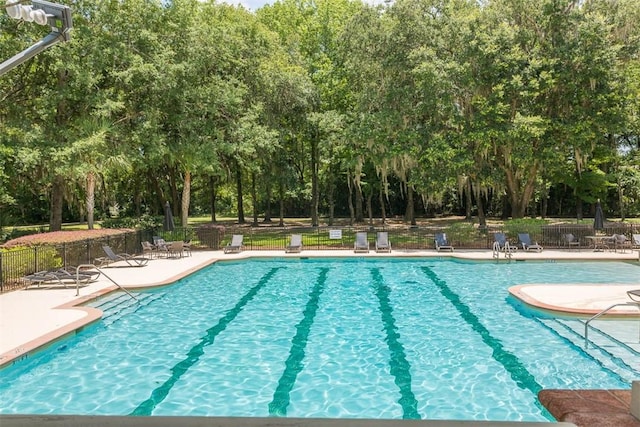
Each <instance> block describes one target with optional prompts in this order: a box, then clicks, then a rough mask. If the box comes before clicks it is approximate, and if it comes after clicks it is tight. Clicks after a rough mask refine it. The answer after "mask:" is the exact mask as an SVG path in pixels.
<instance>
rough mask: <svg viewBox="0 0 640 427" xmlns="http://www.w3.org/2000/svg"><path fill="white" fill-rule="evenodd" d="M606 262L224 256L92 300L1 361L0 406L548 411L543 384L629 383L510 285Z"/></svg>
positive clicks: (605, 269) (338, 413)
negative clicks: (18, 357) (540, 396)
mask: <svg viewBox="0 0 640 427" xmlns="http://www.w3.org/2000/svg"><path fill="white" fill-rule="evenodd" d="M614 276H615V277H616V282H617V283H636V282H637V278H638V267H637V266H634V265H630V264H625V263H597V262H594V263H542V262H541V263H536V262H526V263H509V264H507V263H500V264H496V263H492V262H465V261H455V260H436V259H393V258H385V259H273V260H250V261H236V262H232V261H227V262H219V263H217V264H214V265H212V266H210V267H207V268H205V269H203V270H201V271H199V272H197V273H195V274H193V275H191V276H189V277H187V278H185V279H183V280H181V281H180V282H178V283H177V284H175V285H172V286H169V287H165V288H161V289H156V290H150V291H145V292H139V293H138V294H137V295H138V298H139V299H140V304H135V303H133V302H132V301H131V300H130V298H129V297H128V296H126V295H124V294H113V295H111V296H109V297H108V298H104V299H101V300H100V301H97V302H96V303H94V304H93V305H94V306H98V307H100V308H101V309H103V310H104V311H105V315H104V317H103V320H102V321H101V322H99V323H97V324H95V325H92V326H90V327H87V328H85V329H84V330H83V331H81V332H80V333H78V334H77V335H76V336H75V337H73V338H71V339H67V340H64V341H60V342H58V343H56V344H55V345H54V346H52V347H51V348H50V349H48V350H46V351H43V352H41V353H38V354H37V355H35V356H34V357H31V358H28V359H25V360H23V361H20V362H18V363H16V364H15V365H14V366H12V367H10V368H7V369H4V370H2V371H1V372H0V374H1V376H2V384H1V385H0V399H1V401H2V402H3V405H2V409H1V412H2V413H31V414H45V413H55V414H113V415H126V414H131V415H211V416H291V417H332V418H396V419H399V418H422V419H467V420H496V421H497V420H510V421H544V420H547V419H549V417H548V416H547V414H546V413H545V411H544V409H543V408H542V407H541V406H540V404H539V403H538V401H537V399H536V393H537V391H539V390H540V389H541V388H629V387H630V383H629V380H628V378H627V377H625V376H624V375H621V374H620V373H619V372H614V371H610V370H608V369H605V368H603V366H602V365H601V364H600V363H599V362H598V361H596V360H594V359H592V358H591V357H590V356H589V355H588V354H586V353H584V352H582V350H581V349H580V348H579V347H577V346H575V345H572V344H571V343H569V342H568V341H567V340H566V339H565V338H563V337H561V336H559V335H558V334H557V333H556V332H554V331H553V330H552V329H550V328H549V327H548V326H547V325H546V324H545V323H544V322H543V321H541V319H539V318H537V317H536V316H534V315H533V314H534V313H532V312H528V311H527V310H525V309H523V308H522V307H521V306H520V305H518V304H514V303H513V302H512V301H511V300H510V297H509V296H508V292H507V288H508V287H509V286H511V285H514V284H524V283H576V282H578V281H579V279H578V278H580V277H583V278H584V280H585V281H588V282H589V283H603V284H606V283H609V282H610V278H611V277H614ZM629 374H630V375H633V376H635V377H637V376H638V372H630V373H629Z"/></svg>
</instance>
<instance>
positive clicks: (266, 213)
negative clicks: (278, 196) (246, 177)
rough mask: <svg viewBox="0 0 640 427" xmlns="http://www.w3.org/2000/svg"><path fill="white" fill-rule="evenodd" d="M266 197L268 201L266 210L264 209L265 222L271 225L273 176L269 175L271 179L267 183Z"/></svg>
mask: <svg viewBox="0 0 640 427" xmlns="http://www.w3.org/2000/svg"><path fill="white" fill-rule="evenodd" d="M265 197H266V199H267V200H266V203H265V209H264V222H266V223H270V222H271V175H269V178H267V182H266V185H265Z"/></svg>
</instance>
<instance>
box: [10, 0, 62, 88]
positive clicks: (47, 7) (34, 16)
mask: <svg viewBox="0 0 640 427" xmlns="http://www.w3.org/2000/svg"><path fill="white" fill-rule="evenodd" d="M4 8H5V9H6V11H7V14H8V15H9V16H10V17H11V18H13V19H21V20H23V21H25V22H35V23H36V24H38V25H49V26H50V27H51V32H50V33H49V34H48V35H47V36H46V37H45V38H44V39H42V40H41V41H40V42H38V43H36V44H34V45H33V46H31V47H29V48H27V49H25V50H23V51H22V52H20V53H18V54H17V55H15V56H13V57H12V58H10V59H7V60H6V61H4V62H3V63H2V64H0V76H1V75H3V74H4V73H6V72H8V71H9V70H11V69H12V68H14V67H17V66H18V65H20V64H22V63H23V62H25V61H27V60H28V59H31V58H33V57H34V56H35V55H37V54H38V53H40V52H42V51H43V50H45V49H46V48H48V47H50V46H53V45H54V44H56V43H59V42H61V41H69V40H70V38H71V35H70V32H71V28H73V21H72V19H71V9H70V8H69V6H65V5H61V4H57V3H51V2H48V1H45V0H32V4H30V5H24V4H21V1H20V0H7V2H6V4H5V7H4Z"/></svg>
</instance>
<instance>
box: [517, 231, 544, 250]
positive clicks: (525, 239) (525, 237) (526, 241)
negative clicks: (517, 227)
mask: <svg viewBox="0 0 640 427" xmlns="http://www.w3.org/2000/svg"><path fill="white" fill-rule="evenodd" d="M518 240H519V241H520V244H521V245H522V249H524V250H525V251H530V250H534V251H536V252H542V250H543V249H544V248H543V247H542V246H540V245H539V244H538V242H531V236H529V233H518Z"/></svg>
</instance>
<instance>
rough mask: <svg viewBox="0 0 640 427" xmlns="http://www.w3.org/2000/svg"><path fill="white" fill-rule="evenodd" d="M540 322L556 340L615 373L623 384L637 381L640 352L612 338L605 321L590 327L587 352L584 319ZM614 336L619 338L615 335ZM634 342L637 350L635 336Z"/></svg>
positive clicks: (639, 374) (639, 372) (639, 373)
mask: <svg viewBox="0 0 640 427" xmlns="http://www.w3.org/2000/svg"><path fill="white" fill-rule="evenodd" d="M540 322H541V323H542V324H544V325H545V326H546V327H547V328H549V329H550V330H552V331H554V332H555V333H556V334H557V335H558V336H560V337H562V338H564V339H566V340H568V341H570V342H571V343H572V344H573V345H575V346H576V347H578V348H580V349H582V351H584V352H585V353H587V354H588V355H589V356H591V357H593V358H594V359H595V360H597V361H598V363H600V364H601V365H602V366H603V367H605V368H607V369H609V370H611V371H612V372H615V373H616V374H617V375H618V376H620V377H621V378H622V379H623V380H624V381H626V382H629V383H631V381H632V380H635V379H637V378H638V377H640V369H638V367H639V366H640V352H639V351H638V350H636V349H634V348H633V347H631V346H630V345H627V344H626V343H624V342H621V341H619V340H618V339H616V338H614V337H613V335H612V334H611V333H609V331H608V330H607V329H608V328H610V327H611V325H607V321H600V322H598V324H597V325H593V326H592V329H591V334H590V335H589V346H588V347H587V348H585V341H584V322H585V320H584V319H540ZM616 323H618V322H616ZM630 323H631V321H630ZM633 323H634V326H636V325H635V323H637V321H635V322H633ZM616 332H617V334H618V335H619V331H616ZM636 332H637V329H636ZM630 338H632V337H630ZM635 342H636V344H635V346H636V347H640V345H638V344H637V342H638V336H637V335H636V337H635Z"/></svg>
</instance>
